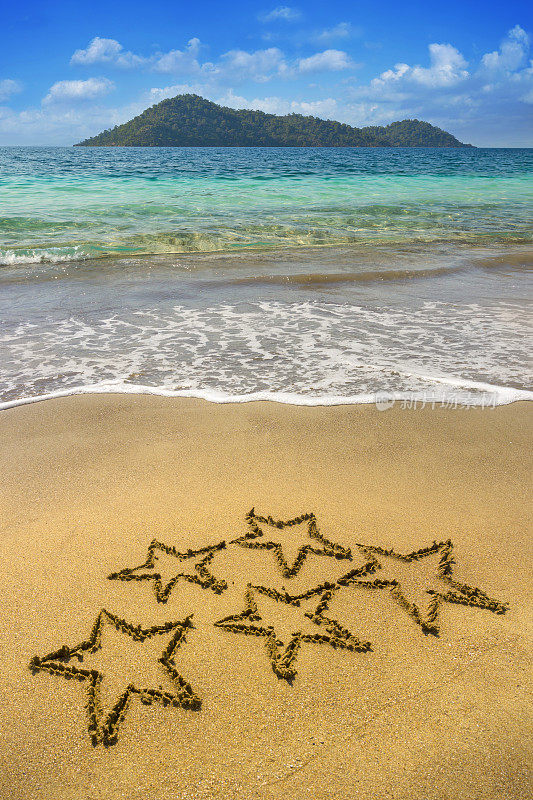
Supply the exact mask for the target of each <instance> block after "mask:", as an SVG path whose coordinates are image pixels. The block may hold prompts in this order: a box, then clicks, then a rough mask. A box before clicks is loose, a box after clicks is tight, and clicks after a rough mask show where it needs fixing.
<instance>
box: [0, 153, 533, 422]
mask: <svg viewBox="0 0 533 800" xmlns="http://www.w3.org/2000/svg"><path fill="white" fill-rule="evenodd" d="M532 153H533V151H530V150H521V151H516V150H432V149H422V150H405V149H396V148H395V149H362V148H353V149H352V148H349V149H331V150H330V149H312V148H310V149H307V148H305V149H293V148H290V149H268V148H251V149H246V148H235V149H231V148H228V149H218V148H213V149H209V148H205V149H204V148H175V149H172V148H170V149H169V148H161V149H159V148H156V149H146V150H145V149H137V148H134V149H108V148H106V149H87V150H85V149H82V148H6V149H4V150H2V151H0V192H1V194H0V198H1V211H0V262H3V265H2V266H0V318H1V320H2V329H1V331H0V402H3V403H4V405H5V404H11V403H13V402H17V401H19V400H27V399H29V398H36V397H40V396H43V395H48V394H50V393H64V392H65V393H70V392H73V391H79V390H94V388H95V387H97V388H98V389H99V390H100V391H153V392H157V393H168V394H185V395H193V396H201V397H209V398H210V399H214V400H219V401H222V400H244V399H254V398H260V397H266V398H272V399H277V400H282V401H286V402H295V403H310V404H313V403H333V402H369V401H372V400H373V399H374V398H375V396H376V393H378V394H379V393H386V394H388V395H391V394H392V395H394V396H395V397H397V398H404V399H407V400H409V399H412V398H414V397H418V398H423V399H425V400H427V401H430V402H431V401H435V400H437V401H443V400H446V401H447V402H449V403H451V404H453V403H454V402H457V403H458V404H459V405H465V406H468V405H470V404H478V405H479V404H487V405H492V404H495V403H496V404H497V403H502V402H509V401H511V400H513V399H518V398H526V397H530V393H527V390H528V388H529V387H530V385H531V382H530V381H531V374H530V365H529V363H528V347H529V345H530V338H529V340H528V337H529V336H530V326H529V324H528V323H529V320H528V297H529V296H530V292H531V264H532V258H531V252H532V248H531V238H532V237H531V225H530V221H531V208H532V202H531V201H532V199H533V189H532V182H531V172H532V166H533V155H532ZM317 244H319V245H320V246H316V245H317ZM309 245H315V246H313V247H310V246H309ZM216 251H218V252H216ZM224 251H227V252H224ZM104 256H106V257H104ZM531 396H533V395H531Z"/></svg>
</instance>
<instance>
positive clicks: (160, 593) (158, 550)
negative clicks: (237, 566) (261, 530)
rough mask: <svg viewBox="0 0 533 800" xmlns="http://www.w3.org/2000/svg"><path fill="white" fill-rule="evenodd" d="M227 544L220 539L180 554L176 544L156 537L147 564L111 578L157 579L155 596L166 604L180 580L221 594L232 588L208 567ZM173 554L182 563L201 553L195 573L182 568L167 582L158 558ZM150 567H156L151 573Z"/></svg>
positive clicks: (120, 579)
mask: <svg viewBox="0 0 533 800" xmlns="http://www.w3.org/2000/svg"><path fill="white" fill-rule="evenodd" d="M225 547H226V542H219V543H218V544H215V545H210V546H208V547H202V548H200V549H199V550H187V551H186V552H185V553H180V552H179V551H178V550H176V548H175V547H170V546H169V545H166V544H163V542H158V541H157V540H156V539H153V540H152V541H151V542H150V545H149V547H148V555H147V557H146V561H144V563H143V564H139V566H137V567H126V568H125V569H122V570H120V572H113V573H112V574H111V575H108V579H109V580H117V581H153V583H154V591H155V596H156V599H157V602H158V603H166V602H167V600H168V598H169V595H170V593H171V591H172V589H173V588H174V586H175V585H176V584H177V583H178V581H180V580H184V581H189V582H190V583H196V584H198V586H201V587H202V588H203V589H211V590H212V591H213V592H215V593H216V594H221V593H222V592H223V591H224V590H225V589H227V588H228V584H227V583H226V581H225V580H222V579H220V578H216V577H215V576H214V575H213V573H212V572H210V570H209V569H208V568H207V567H208V564H210V563H211V561H212V560H213V557H214V555H215V553H216V552H217V551H218V550H223V549H224V548H225ZM163 553H165V554H166V555H169V556H173V557H175V558H176V559H178V561H179V562H183V561H191V560H192V559H195V557H197V556H201V558H200V559H199V560H198V561H194V563H193V564H192V568H193V570H194V572H186V571H185V570H183V569H180V570H179V571H178V572H175V573H174V574H173V575H172V578H171V579H170V580H169V581H167V582H166V583H165V582H164V581H163V578H162V575H161V572H160V571H159V570H158V564H157V562H158V558H159V557H160V555H161V554H163ZM146 570H152V571H151V572H147V571H146Z"/></svg>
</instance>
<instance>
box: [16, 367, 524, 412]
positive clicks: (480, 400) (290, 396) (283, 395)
mask: <svg viewBox="0 0 533 800" xmlns="http://www.w3.org/2000/svg"><path fill="white" fill-rule="evenodd" d="M412 375H413V376H416V377H418V378H423V379H426V380H428V381H435V382H438V383H441V384H443V385H445V386H450V387H454V388H462V389H466V390H471V391H470V393H465V394H464V396H461V395H459V394H453V395H451V396H450V394H447V393H446V392H445V391H443V390H441V391H438V390H435V389H432V390H429V391H424V392H370V393H368V392H367V393H362V394H356V395H347V396H343V395H320V396H316V395H307V394H298V393H296V392H270V391H260V392H251V393H250V394H228V393H226V392H223V391H220V390H218V389H168V388H165V387H162V386H142V385H136V384H129V383H124V382H121V381H112V382H102V383H95V384H92V385H87V386H75V387H72V388H70V389H60V390H58V391H55V392H50V393H48V394H42V395H37V396H35V397H22V398H18V399H17V400H7V401H5V402H0V411H5V410H7V409H10V408H16V407H18V406H22V405H27V404H29V403H39V402H42V401H44V400H55V399H58V398H61V397H70V396H73V395H82V394H133V395H156V396H158V397H181V398H196V399H199V400H206V401H208V402H210V403H251V402H258V401H267V402H275V403H281V404H284V405H294V406H340V405H369V404H375V405H376V407H377V408H378V409H379V410H385V409H388V408H391V407H392V406H393V405H394V404H395V403H396V402H400V403H402V402H404V401H405V402H408V403H410V404H411V403H424V404H426V405H427V404H430V405H431V404H435V405H437V406H438V405H439V404H443V405H447V406H448V407H459V406H461V405H466V406H477V407H487V406H490V407H493V406H502V405H509V404H510V403H515V402H518V401H525V400H533V391H527V390H525V389H515V388H512V387H508V386H496V385H494V384H490V383H479V382H476V381H466V380H463V379H461V378H447V377H442V376H434V375H431V376H430V375H427V376H424V375H422V374H421V373H420V374H418V373H414V372H413V373H412ZM472 391H473V392H474V393H472ZM475 392H479V396H478V397H476V395H475ZM450 404H451V405H450Z"/></svg>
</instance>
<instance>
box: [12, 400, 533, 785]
mask: <svg viewBox="0 0 533 800" xmlns="http://www.w3.org/2000/svg"><path fill="white" fill-rule="evenodd" d="M531 414H532V410H531V406H529V404H524V403H517V404H513V405H512V406H507V407H501V408H497V409H494V410H492V409H491V410H488V409H486V410H482V409H463V410H443V409H439V408H436V409H434V410H432V409H424V410H401V409H400V408H398V407H396V408H394V409H391V410H389V411H386V412H381V413H380V412H378V411H377V410H376V409H375V408H373V407H361V406H351V407H348V406H345V407H335V408H302V407H299V408H296V407H292V406H279V405H276V404H271V403H270V404H269V403H251V404H245V405H239V406H236V405H212V404H209V403H205V402H202V401H196V400H176V399H164V398H147V397H131V396H128V397H126V396H113V397H111V396H85V397H71V398H66V399H57V400H53V401H49V402H43V403H38V404H35V405H28V406H24V407H21V408H17V409H13V410H8V411H4V412H2V413H1V414H0V437H1V439H0V441H1V446H0V451H1V465H0V466H1V470H2V481H1V493H2V499H1V503H2V516H1V527H2V536H1V548H2V553H1V555H2V559H1V563H2V578H1V593H2V598H1V600H2V602H1V612H0V613H1V624H2V628H1V630H2V643H1V649H0V674H1V686H0V692H1V703H0V719H1V730H2V740H1V743H0V773H1V777H0V781H1V790H0V796H1V797H2V798H13V800H56V798H62V800H74V799H76V800H100V799H102V800H103V799H104V798H106V799H107V798H126V800H137V799H139V800H141V798H142V799H143V800H151V799H152V798H153V800H171V799H172V800H181V799H183V800H195V799H196V798H197V799H198V800H207V799H208V798H239V800H274V798H275V799H276V800H277V799H278V798H279V800H281V798H287V799H288V800H292V799H294V800H302V799H303V798H313V800H326V798H327V799H328V800H330V798H335V799H336V800H337V799H338V800H352V799H353V798H364V799H365V800H367V799H368V800H370V799H372V800H374V798H380V799H381V798H394V799H395V800H403V799H404V798H405V800H407V799H408V798H409V800H422V799H423V800H452V798H453V800H455V799H456V798H457V799H458V800H459V799H460V800H474V799H475V800H489V798H490V800H496V798H498V800H501V799H502V798H505V800H525V798H527V797H530V796H531V776H530V775H528V764H531V763H532V752H531V747H529V748H528V743H530V742H531V719H532V718H533V717H532V708H531V703H530V701H529V700H528V697H529V696H530V695H531V681H530V667H531V661H530V655H531V636H530V631H529V632H528V622H529V621H530V619H531V592H530V591H528V586H531V571H530V564H531V535H530V529H529V528H528V523H529V520H528V499H529V498H528V489H529V476H530V472H529V469H530V464H528V447H529V445H530V435H531ZM252 507H254V509H255V511H254V514H253V515H251V516H250V515H249V516H248V517H247V516H246V515H247V514H248V512H249V511H250V509H251V508H252ZM269 517H272V519H270V520H269V519H268V518H269ZM302 517H304V518H303V519H301V518H302ZM280 521H282V522H284V523H286V522H288V521H292V524H290V525H281V524H278V525H276V524H272V523H277V522H280ZM258 531H259V533H258ZM152 540H156V542H157V544H156V545H152V547H150V543H151V542H152ZM222 542H224V543H225V544H224V545H223V544H222ZM187 551H190V552H189V553H188V552H187ZM409 554H411V555H410V556H409ZM413 554H414V555H413ZM406 556H407V557H406ZM110 575H114V578H113V579H111V580H110V579H109V576H110ZM158 576H159V577H158ZM178 576H180V577H178ZM248 584H251V585H252V587H256V588H251V589H250V588H247V586H248ZM257 587H258V588H257ZM428 592H430V593H429V594H428ZM431 592H432V594H431ZM102 609H106V612H105V613H103V614H102V613H101V610H102ZM190 615H192V617H190ZM215 623H216V624H215ZM165 625H166V627H165ZM367 645H368V646H367ZM54 651H55V652H54ZM34 657H37V660H36V661H34V662H33V666H34V670H33V671H32V670H30V668H29V664H30V660H31V659H32V658H34ZM99 676H103V677H102V679H100V677H99ZM196 699H197V700H198V702H196ZM91 720H92V721H91ZM91 726H92V727H91ZM91 737H92V738H91Z"/></svg>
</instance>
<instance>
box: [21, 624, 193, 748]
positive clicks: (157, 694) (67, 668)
mask: <svg viewBox="0 0 533 800" xmlns="http://www.w3.org/2000/svg"><path fill="white" fill-rule="evenodd" d="M108 624H109V625H113V626H114V627H115V628H116V630H117V631H120V632H122V633H124V634H125V635H126V636H129V637H131V638H132V639H133V640H134V641H136V642H143V641H144V640H145V639H151V638H152V637H154V636H161V635H164V634H170V640H169V642H168V643H167V646H166V647H165V649H164V650H163V651H162V652H161V655H160V656H159V658H158V661H159V663H160V665H161V668H162V670H163V675H166V676H170V679H171V682H172V683H171V685H172V686H173V689H174V691H173V692H165V691H163V689H162V688H161V687H159V688H157V689H154V688H144V687H143V688H141V687H137V686H134V685H133V684H132V683H130V684H128V685H127V686H126V688H125V689H124V690H123V691H122V692H121V693H120V694H119V696H118V698H117V700H116V702H115V703H114V704H113V705H112V707H111V710H110V711H109V712H108V713H107V714H106V713H105V712H104V711H103V710H102V707H101V690H102V683H103V681H105V674H103V673H102V672H99V671H98V670H96V669H86V668H85V667H84V666H83V660H84V655H86V654H89V653H95V652H96V651H97V650H100V649H101V648H102V629H103V627H104V626H105V625H108ZM192 627H193V625H192V622H191V617H190V616H189V617H186V618H185V619H183V620H180V621H177V622H167V623H165V624H164V625H154V626H153V627H151V628H141V627H140V625H137V626H135V625H131V624H130V623H128V622H126V620H124V619H121V618H119V617H117V616H116V615H115V614H111V613H110V612H109V611H106V610H105V609H102V610H101V611H100V613H99V614H98V616H97V618H96V620H95V622H94V625H93V627H92V629H91V632H90V634H89V638H88V639H86V640H85V641H83V642H80V643H79V644H76V645H74V646H73V647H69V646H68V645H63V647H60V648H59V650H56V651H54V652H52V653H48V655H45V656H43V657H42V658H40V657H39V656H34V657H33V658H32V659H31V661H30V664H29V668H30V669H31V670H32V672H33V673H36V672H40V671H42V672H49V673H51V674H52V675H60V676H62V677H64V678H67V679H74V680H78V681H80V682H84V683H85V684H86V686H87V705H86V708H87V712H88V717H89V726H88V729H89V735H90V736H91V739H92V742H93V744H94V745H97V744H98V743H99V742H101V743H102V744H103V745H105V746H109V745H112V744H115V743H116V741H117V737H118V732H119V727H120V724H121V722H122V721H123V720H124V717H125V715H126V711H127V709H128V705H129V702H130V700H131V698H132V696H135V695H139V697H140V700H141V702H142V703H144V704H145V705H151V704H152V703H153V702H158V703H161V704H162V705H163V706H169V705H171V706H175V707H181V708H186V709H193V710H197V709H199V708H200V707H201V704H202V701H201V700H200V698H199V697H197V695H196V694H195V693H194V691H193V689H192V688H191V685H190V684H189V683H188V682H187V681H186V680H185V679H184V678H183V677H182V676H181V675H180V674H179V672H178V670H177V669H176V664H175V661H174V654H175V652H176V650H177V649H178V647H179V646H180V645H181V644H182V643H183V642H184V641H185V636H186V632H187V630H188V629H189V628H192ZM73 658H76V659H77V661H78V664H81V666H74V665H72V664H71V663H70V661H71V659H73Z"/></svg>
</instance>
